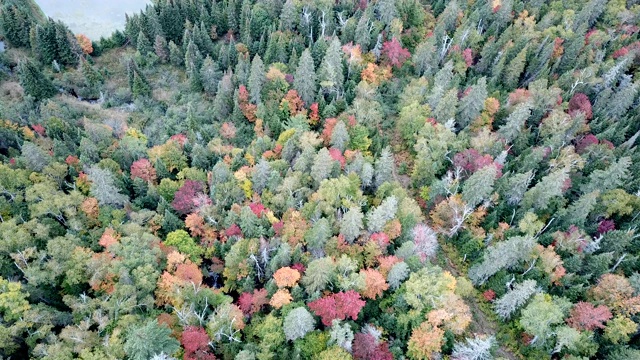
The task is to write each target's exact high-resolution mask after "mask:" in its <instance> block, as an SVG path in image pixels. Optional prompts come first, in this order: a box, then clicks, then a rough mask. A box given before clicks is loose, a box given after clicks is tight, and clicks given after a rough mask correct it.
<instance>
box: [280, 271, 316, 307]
mask: <svg viewBox="0 0 640 360" xmlns="http://www.w3.org/2000/svg"><path fill="white" fill-rule="evenodd" d="M273 279H274V280H275V281H276V285H278V287H279V288H283V287H294V286H296V284H297V283H298V280H300V272H299V271H298V270H294V269H292V268H290V267H288V266H285V267H282V268H280V269H278V271H276V272H275V273H274V274H273ZM311 310H313V309H311Z"/></svg>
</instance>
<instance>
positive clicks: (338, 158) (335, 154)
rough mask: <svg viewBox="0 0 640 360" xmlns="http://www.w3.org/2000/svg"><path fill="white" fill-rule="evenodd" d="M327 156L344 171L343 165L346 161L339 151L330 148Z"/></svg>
mask: <svg viewBox="0 0 640 360" xmlns="http://www.w3.org/2000/svg"><path fill="white" fill-rule="evenodd" d="M329 155H331V158H332V159H333V160H335V161H338V162H339V163H340V167H341V168H343V169H344V164H345V163H346V160H345V158H344V156H342V153H341V152H340V149H336V148H334V147H332V148H331V149H329Z"/></svg>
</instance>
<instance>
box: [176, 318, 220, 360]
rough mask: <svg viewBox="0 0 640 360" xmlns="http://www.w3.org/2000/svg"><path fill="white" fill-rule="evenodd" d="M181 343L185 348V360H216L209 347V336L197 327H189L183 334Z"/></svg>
mask: <svg viewBox="0 0 640 360" xmlns="http://www.w3.org/2000/svg"><path fill="white" fill-rule="evenodd" d="M180 342H181V343H182V346H183V347H184V360H215V359H216V357H215V355H214V354H212V353H211V352H210V351H211V348H210V347H209V335H207V332H206V331H205V330H204V329H203V328H201V327H197V326H187V327H186V328H185V329H184V331H183V332H182V336H181V337H180Z"/></svg>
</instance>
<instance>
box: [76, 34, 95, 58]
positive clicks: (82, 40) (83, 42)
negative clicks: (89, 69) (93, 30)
mask: <svg viewBox="0 0 640 360" xmlns="http://www.w3.org/2000/svg"><path fill="white" fill-rule="evenodd" d="M76 41H78V45H80V48H81V49H82V52H83V53H84V54H86V55H89V54H91V53H92V52H93V45H92V44H91V39H89V38H88V37H87V36H86V35H85V34H76Z"/></svg>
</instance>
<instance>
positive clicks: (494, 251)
mask: <svg viewBox="0 0 640 360" xmlns="http://www.w3.org/2000/svg"><path fill="white" fill-rule="evenodd" d="M535 244H536V242H535V239H534V238H533V237H531V236H514V237H511V238H509V239H508V240H506V241H502V242H499V243H497V244H495V245H492V246H490V247H489V248H488V249H487V250H486V251H485V253H484V256H483V260H482V262H481V263H479V264H476V265H474V266H472V267H471V268H470V269H469V279H471V281H472V282H473V283H474V285H481V284H484V282H485V281H487V279H488V278H489V277H490V276H492V275H493V274H495V273H497V272H498V271H500V270H501V269H508V268H511V267H512V266H515V265H516V264H518V263H519V262H520V261H522V260H527V259H529V258H530V257H531V251H532V250H533V247H534V245H535Z"/></svg>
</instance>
